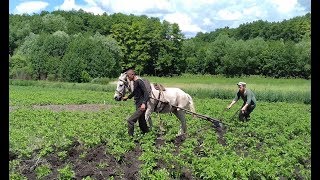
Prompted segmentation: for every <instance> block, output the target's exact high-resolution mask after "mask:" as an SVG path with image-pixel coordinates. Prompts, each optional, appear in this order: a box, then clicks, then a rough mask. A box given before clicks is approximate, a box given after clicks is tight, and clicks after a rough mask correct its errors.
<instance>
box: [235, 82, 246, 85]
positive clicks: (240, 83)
mask: <svg viewBox="0 0 320 180" xmlns="http://www.w3.org/2000/svg"><path fill="white" fill-rule="evenodd" d="M246 84H247V83H245V82H238V83H237V85H238V86H241V85H246Z"/></svg>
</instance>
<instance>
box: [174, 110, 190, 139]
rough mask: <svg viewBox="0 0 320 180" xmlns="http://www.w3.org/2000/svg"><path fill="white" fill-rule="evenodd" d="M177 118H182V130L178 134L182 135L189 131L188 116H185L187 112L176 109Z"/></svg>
mask: <svg viewBox="0 0 320 180" xmlns="http://www.w3.org/2000/svg"><path fill="white" fill-rule="evenodd" d="M173 113H174V114H175V115H176V116H177V118H178V119H179V120H180V123H181V126H180V130H179V132H178V134H177V136H181V135H184V134H185V133H186V132H187V123H186V118H185V112H184V111H182V110H180V111H179V110H178V111H174V112H173Z"/></svg>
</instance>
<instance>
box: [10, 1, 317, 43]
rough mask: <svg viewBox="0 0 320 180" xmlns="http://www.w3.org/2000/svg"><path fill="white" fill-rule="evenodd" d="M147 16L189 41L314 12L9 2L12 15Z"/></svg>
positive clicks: (242, 5) (247, 5) (276, 5)
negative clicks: (173, 27)
mask: <svg viewBox="0 0 320 180" xmlns="http://www.w3.org/2000/svg"><path fill="white" fill-rule="evenodd" d="M79 9H82V10H84V11H86V12H90V13H93V14H96V15H98V14H103V13H107V14H108V15H110V14H114V13H123V14H128V15H129V14H134V15H137V16H139V15H146V16H148V17H158V18H159V19H160V20H161V22H162V21H163V20H166V21H168V22H170V23H177V24H178V25H179V28H180V30H181V32H182V33H183V34H184V35H185V37H186V38H190V37H194V36H195V35H196V34H197V33H198V32H202V33H207V32H212V31H215V30H216V29H218V28H224V27H229V28H237V27H239V25H240V24H244V23H250V22H253V21H258V20H263V21H268V22H281V21H283V20H288V19H291V18H293V17H296V16H303V15H305V14H306V13H308V12H311V0H9V13H10V14H24V13H27V14H30V15H32V14H34V13H36V14H38V13H40V12H41V11H49V12H52V11H54V10H65V11H69V10H79Z"/></svg>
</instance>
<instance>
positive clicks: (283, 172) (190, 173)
mask: <svg viewBox="0 0 320 180" xmlns="http://www.w3.org/2000/svg"><path fill="white" fill-rule="evenodd" d="M261 84H262V83H261ZM288 86H289V85H288ZM232 88H233V89H234V91H236V90H237V87H236V86H235V85H233V86H232ZM114 89H115V88H114ZM114 89H113V90H89V89H77V88H61V87H52V86H45V85H43V86H25V85H24V86H22V85H13V84H11V85H10V86H9V92H10V94H9V155H10V156H9V174H10V179H80V180H81V179H86V180H88V179H97V180H98V179H139V180H140V179H161V180H162V179H311V105H310V104H306V103H303V102H269V101H262V100H260V99H259V97H257V100H258V103H257V107H256V108H255V110H254V111H253V112H252V114H251V120H250V121H248V122H241V121H238V119H237V115H235V112H236V111H237V109H239V108H240V106H241V104H242V100H240V101H239V102H238V103H237V104H235V105H234V106H233V107H232V108H231V109H230V110H228V111H224V108H225V107H226V106H227V105H228V104H229V103H230V102H231V100H232V98H230V99H221V98H205V97H204V98H200V97H197V96H194V97H193V100H194V104H195V108H196V112H197V113H200V114H203V115H207V116H209V117H213V118H216V119H219V120H221V121H222V122H224V123H225V124H226V125H225V126H224V127H223V131H222V132H217V131H216V129H215V128H214V127H213V124H212V123H210V122H208V121H206V120H204V119H199V118H196V117H192V116H191V115H186V117H187V134H186V135H185V136H176V134H177V132H178V131H179V126H180V122H179V121H178V119H177V118H176V117H175V116H174V115H173V114H172V115H171V114H159V115H158V114H156V113H153V114H152V120H153V125H154V126H153V128H152V130H151V131H150V132H149V133H146V134H144V135H143V134H142V133H141V132H140V129H139V126H138V123H136V124H135V134H134V137H133V139H131V138H129V136H128V133H127V121H126V119H127V118H128V117H129V116H130V115H131V114H132V113H133V112H134V110H135V107H134V102H133V100H128V101H120V102H118V101H115V100H114V99H113V95H114ZM186 91H187V92H188V90H186ZM231 97H233V94H231ZM161 121H162V123H163V127H164V130H161V128H160V122H161Z"/></svg>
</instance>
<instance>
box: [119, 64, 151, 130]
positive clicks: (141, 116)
mask: <svg viewBox="0 0 320 180" xmlns="http://www.w3.org/2000/svg"><path fill="white" fill-rule="evenodd" d="M127 76H128V79H129V80H130V81H134V90H133V92H132V93H131V94H130V95H129V96H128V97H123V98H122V100H124V101H126V100H127V99H131V98H132V97H134V102H135V105H136V111H135V112H134V113H133V115H132V116H131V117H130V118H129V119H128V120H127V121H128V134H129V136H133V133H134V124H135V123H136V122H137V120H139V127H140V129H141V131H142V133H147V132H148V131H149V128H148V126H147V123H146V120H145V112H146V107H147V101H148V100H149V93H148V91H147V88H146V86H145V84H144V82H143V81H142V79H140V78H138V76H136V75H135V72H134V71H133V70H132V69H129V70H128V71H127Z"/></svg>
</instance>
